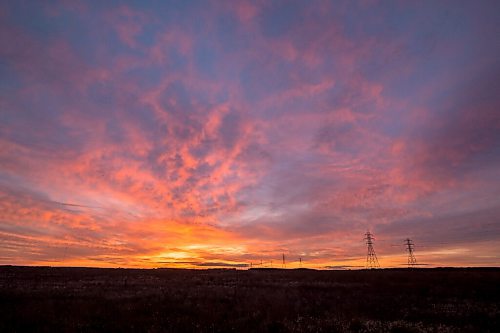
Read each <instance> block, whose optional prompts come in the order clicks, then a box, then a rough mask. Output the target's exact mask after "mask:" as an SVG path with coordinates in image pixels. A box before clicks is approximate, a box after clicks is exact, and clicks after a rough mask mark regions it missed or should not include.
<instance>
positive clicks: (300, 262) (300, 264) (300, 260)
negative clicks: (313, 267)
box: [299, 258, 302, 268]
mask: <svg viewBox="0 0 500 333" xmlns="http://www.w3.org/2000/svg"><path fill="white" fill-rule="evenodd" d="M299 267H300V268H302V258H299Z"/></svg>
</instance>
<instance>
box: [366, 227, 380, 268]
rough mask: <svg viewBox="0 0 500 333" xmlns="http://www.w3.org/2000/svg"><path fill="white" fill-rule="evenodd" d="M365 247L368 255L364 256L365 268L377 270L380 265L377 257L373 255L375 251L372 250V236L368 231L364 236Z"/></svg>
mask: <svg viewBox="0 0 500 333" xmlns="http://www.w3.org/2000/svg"><path fill="white" fill-rule="evenodd" d="M365 240H366V245H367V246H368V254H367V255H366V268H379V267H380V265H379V263H378V259H377V255H376V254H375V250H374V249H373V240H374V238H373V235H372V234H371V233H370V231H367V232H366V234H365Z"/></svg>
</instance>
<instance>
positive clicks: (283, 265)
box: [282, 253, 286, 268]
mask: <svg viewBox="0 0 500 333" xmlns="http://www.w3.org/2000/svg"><path fill="white" fill-rule="evenodd" d="M282 268H286V265H285V254H284V253H283V263H282Z"/></svg>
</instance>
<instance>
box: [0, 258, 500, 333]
mask: <svg viewBox="0 0 500 333" xmlns="http://www.w3.org/2000/svg"><path fill="white" fill-rule="evenodd" d="M498 327H500V269H495V268H478V269H449V268H446V269H444V268H443V269H386V270H359V271H315V270H305V269H303V270H278V269H275V270H272V269H252V270H181V269H152V270H135V269H93V268H50V267H15V266H3V267H0V332H14V331H16V332H25V331H40V332H56V331H57V332H60V331H66V332H78V331H82V332H95V331H99V332H120V331H140V332H143V331H145V332H457V331H458V332H497V329H498Z"/></svg>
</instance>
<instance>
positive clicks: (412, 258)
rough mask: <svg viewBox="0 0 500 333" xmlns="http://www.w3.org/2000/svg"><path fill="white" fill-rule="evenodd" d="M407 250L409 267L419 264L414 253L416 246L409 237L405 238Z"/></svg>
mask: <svg viewBox="0 0 500 333" xmlns="http://www.w3.org/2000/svg"><path fill="white" fill-rule="evenodd" d="M405 245H406V251H408V268H411V267H414V266H416V265H417V259H416V258H415V255H414V254H413V251H414V248H413V247H414V246H415V244H413V241H412V240H411V239H409V238H407V239H405Z"/></svg>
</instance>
